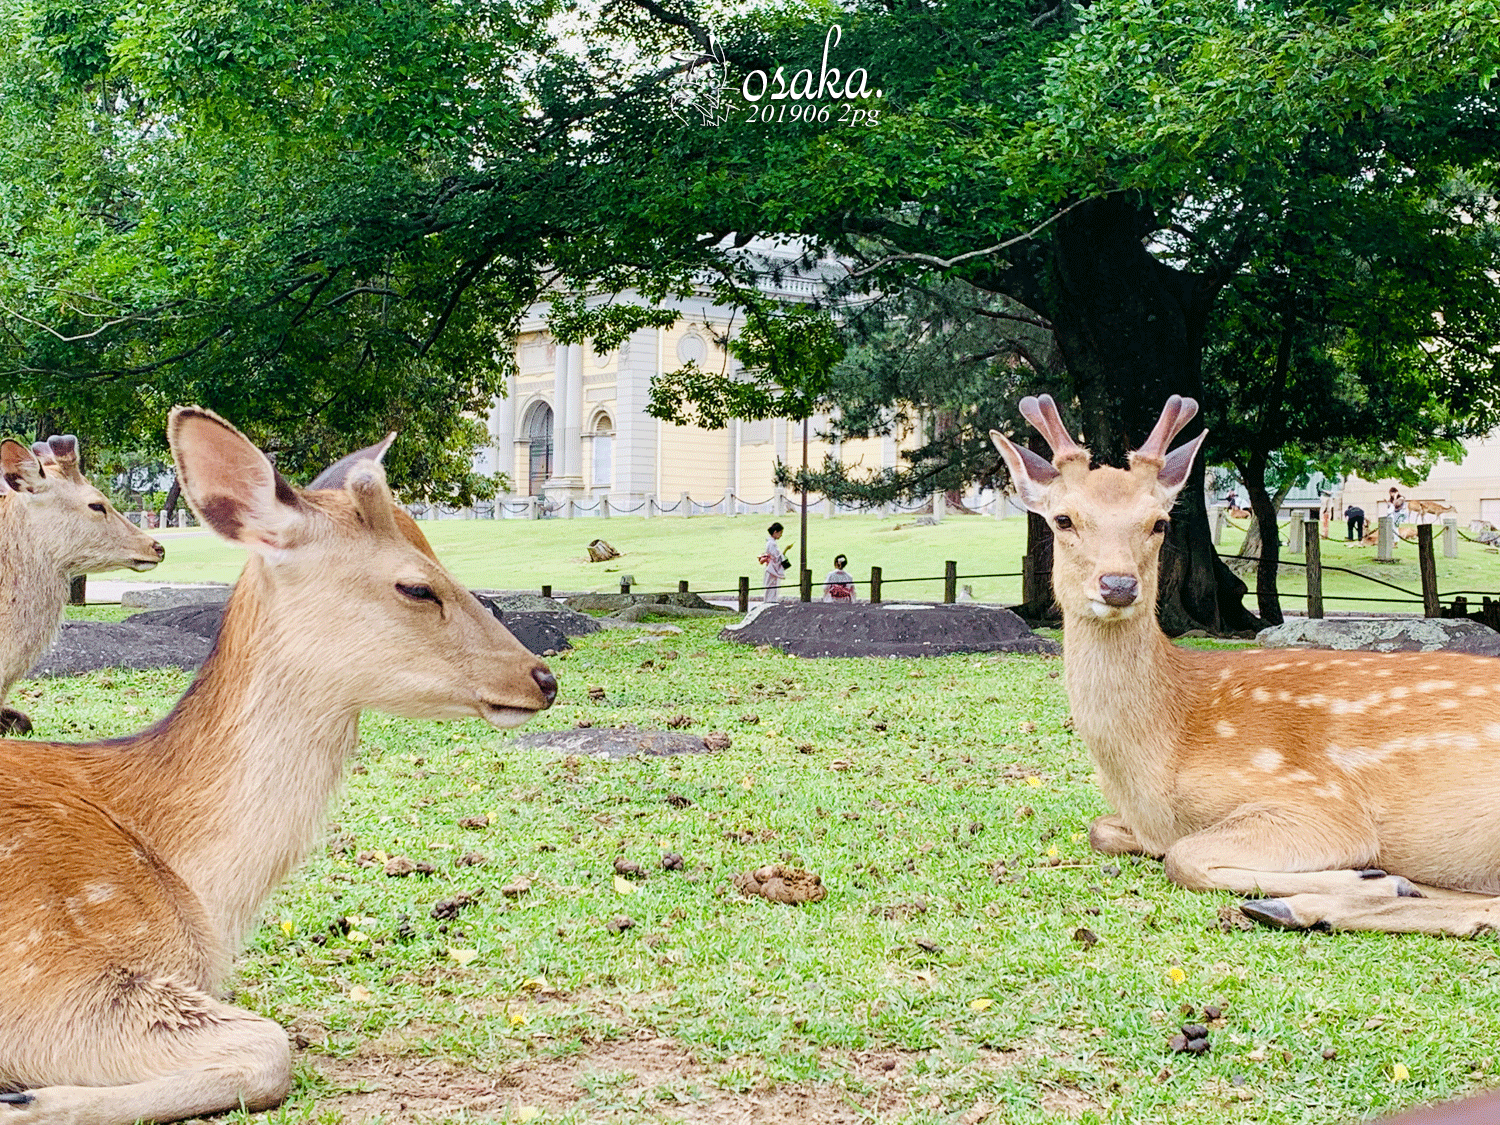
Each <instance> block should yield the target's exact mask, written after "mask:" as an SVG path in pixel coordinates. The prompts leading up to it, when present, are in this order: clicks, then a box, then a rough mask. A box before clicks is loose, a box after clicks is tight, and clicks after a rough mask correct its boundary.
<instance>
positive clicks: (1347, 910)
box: [1240, 894, 1500, 937]
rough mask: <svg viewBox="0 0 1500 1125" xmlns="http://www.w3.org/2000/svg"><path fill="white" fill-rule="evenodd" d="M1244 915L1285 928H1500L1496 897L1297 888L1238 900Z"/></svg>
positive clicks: (1455, 932)
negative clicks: (1273, 895) (1297, 891)
mask: <svg viewBox="0 0 1500 1125" xmlns="http://www.w3.org/2000/svg"><path fill="white" fill-rule="evenodd" d="M1240 909H1241V910H1243V911H1244V912H1245V914H1246V916H1248V917H1250V918H1253V919H1255V921H1257V922H1260V923H1263V924H1264V925H1268V926H1276V927H1278V928H1280V929H1284V930H1311V929H1325V930H1373V931H1377V932H1380V933H1387V934H1446V935H1448V936H1450V937H1477V936H1479V935H1481V934H1492V933H1497V932H1500V898H1479V897H1475V898H1471V899H1467V900H1465V899H1458V898H1449V899H1430V898H1405V897H1403V898H1367V897H1364V896H1362V895H1339V894H1331V895H1330V894H1297V895H1292V896H1290V897H1288V898H1268V899H1257V900H1253V901H1250V902H1246V903H1244V904H1242V905H1241V907H1240Z"/></svg>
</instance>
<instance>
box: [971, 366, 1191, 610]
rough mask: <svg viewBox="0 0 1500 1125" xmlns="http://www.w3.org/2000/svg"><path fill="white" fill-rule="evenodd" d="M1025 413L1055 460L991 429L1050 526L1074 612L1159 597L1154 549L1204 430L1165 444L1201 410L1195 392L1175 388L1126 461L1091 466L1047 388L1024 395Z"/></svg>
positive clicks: (1062, 586) (1058, 578) (1148, 606)
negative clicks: (1186, 394) (1185, 394)
mask: <svg viewBox="0 0 1500 1125" xmlns="http://www.w3.org/2000/svg"><path fill="white" fill-rule="evenodd" d="M1021 413H1022V414H1023V415H1025V417H1026V418H1027V419H1028V420H1029V421H1030V422H1031V424H1032V425H1034V426H1035V427H1036V428H1037V429H1038V430H1039V431H1041V434H1042V436H1043V437H1045V438H1046V439H1047V442H1048V444H1049V445H1051V446H1052V461H1051V463H1050V464H1049V463H1048V462H1046V461H1044V460H1043V459H1042V458H1041V457H1039V456H1037V455H1036V454H1035V453H1033V452H1031V450H1029V449H1023V448H1022V447H1020V446H1018V445H1015V444H1014V443H1012V442H1010V441H1009V440H1007V439H1006V438H1005V436H1004V435H1003V434H1001V433H1000V432H999V431H997V430H991V431H990V438H991V440H992V441H994V443H995V447H996V448H997V449H999V450H1000V453H1001V455H1002V456H1003V457H1004V458H1005V464H1006V466H1007V467H1008V468H1009V469H1010V475H1011V479H1012V480H1013V481H1014V482H1015V486H1016V492H1017V495H1019V497H1020V499H1021V503H1022V504H1024V505H1025V506H1026V507H1027V508H1028V509H1029V510H1030V511H1033V512H1036V513H1037V514H1038V515H1040V516H1042V517H1044V518H1045V519H1046V520H1047V523H1048V525H1049V526H1050V527H1051V528H1052V538H1053V544H1054V547H1053V563H1052V587H1053V590H1054V591H1055V593H1056V595H1057V601H1058V604H1059V605H1060V606H1062V608H1063V612H1064V613H1065V614H1066V615H1067V616H1069V617H1074V618H1082V619H1085V620H1089V619H1092V620H1098V621H1123V620H1126V619H1128V618H1130V617H1132V616H1133V615H1134V614H1135V613H1136V611H1137V608H1138V607H1141V606H1144V607H1145V612H1147V613H1150V612H1152V610H1153V609H1154V607H1155V605H1156V579H1157V566H1158V555H1159V553H1160V551H1161V544H1162V540H1163V538H1164V537H1165V536H1166V532H1167V527H1168V525H1169V523H1170V521H1171V513H1172V503H1173V501H1174V500H1175V499H1176V498H1177V493H1178V492H1179V491H1181V489H1182V486H1183V484H1184V483H1185V482H1186V481H1187V476H1188V473H1189V471H1191V469H1192V467H1193V460H1194V458H1195V457H1196V456H1197V454H1198V447H1199V446H1200V445H1202V444H1203V439H1204V438H1205V437H1206V436H1207V431H1205V432H1203V433H1200V434H1199V435H1198V436H1197V437H1195V438H1194V439H1193V440H1192V441H1190V442H1188V443H1187V444H1185V445H1183V446H1181V447H1180V448H1178V449H1174V450H1172V451H1171V452H1170V453H1168V452H1167V446H1168V445H1170V444H1171V441H1172V439H1173V438H1174V437H1176V436H1177V433H1178V432H1179V431H1180V430H1181V429H1182V428H1183V427H1184V426H1186V425H1187V424H1188V422H1189V421H1191V420H1192V417H1193V415H1195V414H1196V413H1198V404H1197V403H1196V402H1194V401H1193V400H1192V399H1190V398H1180V397H1179V396H1177V395H1173V396H1172V397H1171V398H1170V399H1168V400H1167V405H1166V407H1165V408H1164V409H1163V410H1162V413H1161V418H1160V419H1159V420H1158V421H1157V423H1156V428H1155V429H1154V430H1152V431H1151V436H1150V437H1149V438H1147V439H1146V444H1145V445H1143V446H1141V447H1140V448H1139V449H1137V450H1136V451H1135V452H1134V453H1132V454H1131V455H1130V468H1129V469H1114V468H1108V467H1105V468H1098V469H1091V468H1090V467H1089V452H1088V450H1086V449H1084V448H1083V447H1082V446H1080V445H1079V444H1078V443H1077V442H1075V441H1074V440H1073V439H1072V437H1071V436H1069V434H1068V431H1067V429H1066V428H1065V427H1064V426H1063V424H1062V419H1061V418H1060V417H1059V416H1058V413H1057V404H1056V403H1054V402H1053V401H1052V398H1051V396H1049V395H1042V396H1041V398H1030V397H1028V398H1023V399H1022V400H1021Z"/></svg>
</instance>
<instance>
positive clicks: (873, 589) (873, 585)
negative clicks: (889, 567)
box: [870, 566, 880, 605]
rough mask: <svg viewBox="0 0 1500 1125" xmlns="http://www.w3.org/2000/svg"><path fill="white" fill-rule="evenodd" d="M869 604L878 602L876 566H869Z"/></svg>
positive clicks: (878, 582)
mask: <svg viewBox="0 0 1500 1125" xmlns="http://www.w3.org/2000/svg"><path fill="white" fill-rule="evenodd" d="M870 604H871V605H879V604H880V568H879V567H878V566H872V567H871V568H870Z"/></svg>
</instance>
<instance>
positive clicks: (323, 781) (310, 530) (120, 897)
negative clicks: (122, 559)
mask: <svg viewBox="0 0 1500 1125" xmlns="http://www.w3.org/2000/svg"><path fill="white" fill-rule="evenodd" d="M168 434H169V437H170V440H171V445H172V452H173V455H174V456H175V458H176V462H177V475H178V480H180V481H181V482H182V488H183V492H184V494H185V495H186V496H187V498H188V501H189V503H190V504H191V505H192V507H193V510H194V511H195V512H196V513H197V514H198V516H199V518H200V519H201V520H202V521H203V522H204V523H205V524H206V525H207V526H209V527H211V528H212V529H213V530H214V531H215V532H217V533H218V534H219V535H220V536H221V537H222V538H224V539H227V540H229V541H231V542H233V543H237V544H239V545H241V546H244V547H246V548H248V549H249V551H250V559H249V562H248V563H247V564H246V567H245V570H244V572H243V574H242V575H241V576H240V580H239V582H238V584H237V585H236V586H235V589H234V592H233V594H232V596H231V597H230V600H229V604H228V607H227V609H226V611H225V614H224V624H223V628H222V629H221V631H220V633H219V637H218V640H217V642H216V643H215V645H214V649H213V651H212V653H210V655H209V657H208V659H207V660H206V661H205V662H204V664H203V667H202V668H201V669H200V670H199V672H198V675H197V678H196V679H195V680H194V681H193V684H192V686H191V687H190V688H189V689H188V691H187V693H186V694H185V695H184V696H183V697H182V698H181V699H180V700H179V701H178V703H177V705H176V707H175V708H174V709H173V710H172V712H171V713H170V714H169V715H167V717H166V718H164V719H162V720H161V721H160V722H158V723H157V724H156V725H155V726H153V727H150V728H148V729H147V730H145V731H143V732H141V733H140V734H138V735H135V736H133V737H130V738H122V739H114V740H111V741H107V742H101V743H93V744H89V745H80V746H71V745H64V744H58V743H34V742H16V741H0V856H3V857H4V860H3V862H0V902H3V903H4V907H3V909H0V1090H4V1091H8V1092H7V1093H0V1125H43V1123H46V1125H52V1123H54V1122H79V1123H88V1125H129V1123H131V1122H135V1121H139V1120H145V1121H172V1120H176V1119H179V1118H184V1117H194V1116H197V1115H199V1114H208V1113H217V1112H221V1111H224V1110H229V1109H233V1108H236V1107H239V1106H240V1105H242V1104H243V1105H244V1106H245V1107H246V1108H248V1109H251V1110H257V1109H265V1108H267V1107H269V1106H273V1105H275V1104H277V1103H278V1102H280V1101H281V1100H282V1099H283V1097H285V1095H286V1092H287V1089H288V1086H289V1083H290V1073H291V1063H290V1053H289V1050H288V1047H287V1038H286V1034H285V1032H284V1031H283V1030H282V1029H281V1028H280V1027H279V1026H277V1025H276V1024H275V1023H273V1022H272V1021H270V1020H267V1019H263V1018H261V1017H259V1016H256V1015H253V1014H252V1013H250V1012H248V1011H245V1010H243V1009H240V1008H235V1007H231V1006H229V1005H228V1004H225V1003H222V1002H221V1001H219V1000H218V999H216V998H215V992H216V990H217V989H218V988H219V986H220V984H221V982H222V980H223V978H224V974H225V972H226V970H227V969H228V967H229V961H230V958H231V956H232V955H233V954H234V953H235V951H236V950H237V949H238V947H239V946H240V944H241V943H242V941H243V940H244V937H245V934H246V931H247V930H248V929H249V928H250V926H251V925H252V924H253V922H254V921H255V916H256V912H257V910H258V909H259V907H260V904H261V902H262V901H263V900H264V899H265V897H266V895H267V894H268V893H269V892H270V890H271V889H272V888H273V887H274V886H275V885H276V884H277V882H279V881H280V879H281V878H282V876H284V875H285V874H286V873H287V871H288V870H289V869H290V868H291V867H292V866H293V865H294V864H296V863H297V862H298V861H299V860H300V859H301V858H302V856H303V855H304V854H305V852H306V850H307V848H308V846H309V844H310V842H311V840H312V839H313V837H314V836H315V835H316V834H317V832H318V829H319V826H320V825H321V823H322V818H323V815H324V808H325V806H326V805H327V803H328V798H329V796H330V795H331V794H332V793H333V791H334V789H335V788H336V786H337V785H338V783H339V780H340V776H341V774H342V772H343V767H344V762H345V759H346V758H348V756H349V754H350V753H351V751H353V749H354V747H355V743H356V741H357V738H358V721H359V713H360V711H361V710H363V709H365V708H374V709H378V710H382V711H387V712H390V713H393V714H397V715H406V716H413V717H421V718H458V717H461V716H478V717H480V718H482V719H485V720H486V721H488V722H489V723H491V724H492V725H494V726H496V727H511V726H516V725H519V724H520V723H523V722H525V721H526V720H527V719H528V718H530V717H531V716H532V715H533V714H534V713H535V712H537V711H539V710H542V709H543V708H546V707H548V706H550V705H551V703H552V700H553V698H554V697H555V696H556V693H557V681H556V680H555V679H554V678H553V676H552V673H551V672H549V671H548V670H547V666H546V665H545V664H542V663H541V662H540V661H538V660H537V659H536V658H535V657H534V656H532V654H531V653H529V652H528V651H526V649H524V648H523V647H522V646H521V645H520V643H519V642H518V641H516V639H515V638H514V637H512V636H511V635H510V633H508V632H507V631H506V630H505V628H504V627H503V626H502V625H501V624H500V623H499V622H498V621H496V620H495V618H494V617H492V616H491V615H490V614H489V613H488V611H486V610H485V609H484V607H483V606H481V605H480V604H479V602H478V601H477V600H476V599H475V598H474V596H473V595H472V594H470V593H469V592H468V591H467V590H466V589H465V588H464V587H463V586H461V585H459V583H458V582H457V581H455V580H454V578H453V577H452V576H451V575H450V574H449V573H448V572H447V571H446V570H444V569H443V567H442V566H441V565H439V563H438V562H437V559H436V558H435V556H434V555H433V553H432V548H431V547H430V546H429V545H428V544H427V541H426V539H425V538H424V537H423V536H422V533H421V531H420V530H418V529H417V526H416V524H415V523H414V522H412V520H411V518H410V517H409V516H406V514H405V513H404V512H400V511H399V510H398V509H397V508H396V507H395V505H394V503H393V502H392V499H391V494H390V491H389V490H388V489H387V487H386V483H385V473H384V471H383V470H382V469H381V467H380V464H379V463H378V461H376V460H374V459H372V458H369V457H360V456H358V455H356V456H354V457H351V458H346V459H345V461H344V462H340V464H339V465H338V466H335V469H334V470H330V472H329V473H325V474H324V476H323V477H321V478H319V480H318V482H317V483H318V484H320V486H321V488H320V489H319V490H308V491H305V492H299V491H297V490H295V489H293V488H292V487H290V486H289V485H288V484H287V483H286V482H285V481H284V480H282V478H281V477H280V476H279V475H278V474H277V472H276V470H275V469H274V468H272V466H271V463H270V462H269V461H268V460H267V459H266V457H265V455H264V454H262V453H261V452H260V451H259V450H258V449H256V448H255V447H254V446H253V445H251V444H250V442H249V441H248V440H246V439H245V438H244V437H243V436H242V435H241V434H240V433H239V432H238V431H237V430H235V429H234V428H233V427H232V426H230V425H229V424H228V423H227V422H224V421H223V420H221V419H220V418H218V417H217V416H215V415H214V414H211V413H210V412H208V411H206V410H203V409H200V408H197V407H178V408H177V409H175V410H174V411H173V412H172V415H171V420H170V422H169V424H168Z"/></svg>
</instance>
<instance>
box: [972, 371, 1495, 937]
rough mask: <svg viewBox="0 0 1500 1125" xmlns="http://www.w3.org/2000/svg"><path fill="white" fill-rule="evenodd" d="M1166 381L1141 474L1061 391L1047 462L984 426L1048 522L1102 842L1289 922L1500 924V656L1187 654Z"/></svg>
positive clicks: (1045, 430) (1444, 927)
mask: <svg viewBox="0 0 1500 1125" xmlns="http://www.w3.org/2000/svg"><path fill="white" fill-rule="evenodd" d="M1197 409H1198V407H1197V404H1196V403H1195V402H1193V400H1192V399H1182V398H1178V397H1177V396H1175V395H1174V396H1173V397H1172V398H1171V399H1169V400H1168V402H1167V405H1166V409H1165V410H1163V411H1162V415H1161V419H1160V421H1158V422H1157V424H1156V428H1155V430H1153V431H1152V433H1151V436H1150V437H1149V438H1148V439H1147V441H1146V444H1145V445H1143V446H1142V447H1141V448H1140V449H1138V450H1136V451H1135V452H1134V453H1132V454H1131V455H1130V468H1129V469H1128V470H1125V469H1114V468H1098V469H1091V468H1090V467H1089V454H1088V451H1087V450H1085V449H1083V448H1082V447H1080V446H1079V445H1077V444H1076V443H1075V442H1074V441H1073V439H1072V438H1071V437H1070V436H1068V432H1067V430H1066V429H1064V428H1063V424H1062V420H1061V419H1060V418H1059V417H1058V413H1057V407H1056V405H1055V404H1054V403H1053V401H1052V400H1051V399H1050V398H1048V397H1046V396H1043V397H1042V398H1041V399H1036V398H1026V399H1023V400H1022V401H1021V412H1022V413H1023V414H1024V415H1025V416H1026V417H1027V418H1028V419H1030V421H1031V423H1032V424H1033V425H1034V426H1036V428H1037V429H1038V430H1040V431H1041V432H1042V434H1043V435H1044V436H1045V437H1046V438H1047V441H1048V442H1049V443H1050V444H1051V446H1052V451H1053V458H1052V463H1051V464H1048V463H1047V462H1046V461H1044V460H1043V459H1042V458H1041V457H1039V456H1037V455H1036V454H1034V453H1031V452H1030V451H1028V450H1026V449H1022V448H1020V447H1018V446H1016V445H1014V444H1012V443H1011V442H1009V441H1007V440H1006V439H1005V438H1004V437H1003V436H1001V435H1000V434H999V433H996V432H993V431H992V432H991V437H992V438H993V440H994V442H995V445H996V446H997V447H998V448H999V450H1000V452H1001V453H1002V454H1003V455H1004V457H1005V462H1006V464H1007V465H1008V466H1009V468H1010V472H1011V477H1012V479H1013V480H1014V482H1015V486H1016V489H1017V491H1018V493H1019V494H1020V497H1021V500H1022V502H1023V503H1024V504H1025V505H1026V507H1027V508H1029V509H1030V510H1031V511H1033V512H1036V513H1038V514H1039V515H1042V516H1044V517H1045V518H1046V519H1047V521H1048V523H1049V524H1050V525H1051V526H1052V529H1053V538H1054V542H1055V555H1054V562H1053V570H1052V583H1053V588H1054V590H1055V592H1056V595H1057V601H1058V604H1059V605H1060V606H1061V607H1062V611H1063V629H1064V644H1063V652H1064V660H1065V667H1066V673H1067V681H1066V682H1067V689H1068V699H1069V702H1070V703H1071V704H1072V709H1073V721H1074V723H1075V724H1076V727H1077V730H1078V734H1079V736H1080V737H1081V738H1082V739H1083V741H1084V742H1085V743H1086V744H1087V745H1088V748H1089V753H1090V754H1091V755H1092V757H1093V759H1094V764H1095V766H1096V767H1097V769H1098V776H1099V783H1100V786H1101V788H1102V789H1103V790H1104V796H1105V797H1106V799H1107V800H1108V801H1109V803H1110V804H1111V805H1113V806H1114V808H1115V810H1116V812H1115V813H1114V814H1113V815H1110V816H1104V817H1100V818H1099V819H1098V820H1096V821H1095V822H1094V823H1093V825H1092V827H1091V828H1090V830H1089V842H1090V843H1091V844H1092V845H1093V846H1094V848H1095V849H1096V850H1098V851H1101V852H1104V853H1106V854H1111V855H1117V854H1145V855H1151V856H1161V857H1162V858H1163V859H1164V860H1165V863H1166V874H1167V877H1168V878H1170V879H1171V880H1172V881H1173V882H1175V883H1179V884H1181V885H1182V886H1184V887H1189V888H1191V889H1193V890H1227V891H1234V892H1235V893H1237V894H1242V895H1271V896H1290V897H1280V898H1263V899H1259V900H1256V901H1251V902H1247V903H1245V904H1244V910H1245V912H1246V913H1247V914H1249V915H1251V916H1252V917H1254V918H1256V919H1258V920H1259V921H1262V922H1265V923H1268V924H1271V925H1277V926H1285V927H1288V928H1293V929H1306V928H1309V927H1312V926H1326V927H1332V928H1337V929H1359V930H1384V931H1388V932H1421V933H1434V934H1436V933H1444V934H1455V935H1463V936H1467V935H1472V934H1477V933H1482V932H1486V931H1489V930H1493V929H1496V928H1500V898H1497V897H1494V896H1500V674H1497V673H1500V664H1497V663H1496V661H1495V660H1493V659H1491V658H1488V657H1475V656H1460V655H1457V654H1450V653H1393V654H1369V653H1348V654H1344V653H1335V652H1312V651H1297V652H1250V653H1208V652H1193V651H1189V650H1186V649H1182V648H1179V647H1177V646H1176V645H1174V644H1172V643H1171V642H1170V641H1169V640H1167V638H1166V637H1165V636H1164V635H1163V634H1162V631H1161V629H1160V627H1159V626H1158V625H1157V623H1156V589H1157V563H1158V558H1157V556H1158V553H1159V552H1160V550H1161V544H1162V538H1163V535H1164V534H1165V532H1166V530H1167V522H1168V519H1169V518H1170V513H1171V509H1172V502H1173V500H1174V499H1175V498H1176V496H1177V493H1178V491H1179V490H1180V489H1181V488H1182V485H1183V482H1184V481H1186V480H1187V477H1188V473H1189V472H1191V471H1192V467H1193V459H1194V457H1195V456H1196V455H1197V452H1198V447H1199V446H1200V445H1201V444H1202V442H1203V437H1204V435H1203V434H1199V435H1198V437H1196V438H1195V439H1193V440H1192V441H1190V442H1188V443H1187V444H1186V445H1183V446H1181V447H1180V448H1178V449H1175V450H1172V451H1171V452H1170V453H1169V452H1168V451H1167V446H1168V445H1169V444H1170V442H1171V440H1172V438H1173V437H1175V436H1176V435H1177V433H1178V431H1180V430H1181V429H1182V427H1183V426H1185V425H1186V424H1187V423H1188V421H1189V420H1190V419H1191V418H1192V417H1193V415H1194V414H1195V413H1197Z"/></svg>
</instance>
